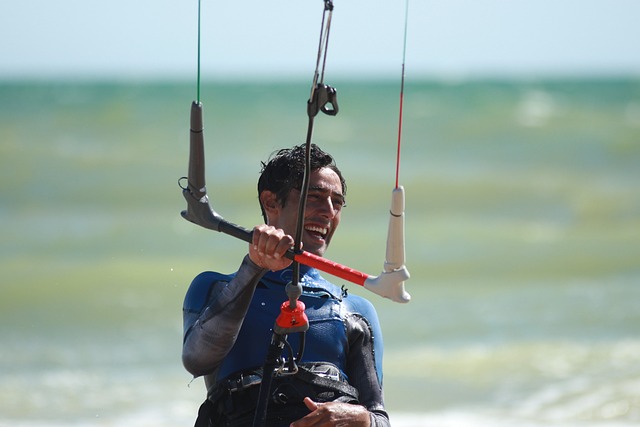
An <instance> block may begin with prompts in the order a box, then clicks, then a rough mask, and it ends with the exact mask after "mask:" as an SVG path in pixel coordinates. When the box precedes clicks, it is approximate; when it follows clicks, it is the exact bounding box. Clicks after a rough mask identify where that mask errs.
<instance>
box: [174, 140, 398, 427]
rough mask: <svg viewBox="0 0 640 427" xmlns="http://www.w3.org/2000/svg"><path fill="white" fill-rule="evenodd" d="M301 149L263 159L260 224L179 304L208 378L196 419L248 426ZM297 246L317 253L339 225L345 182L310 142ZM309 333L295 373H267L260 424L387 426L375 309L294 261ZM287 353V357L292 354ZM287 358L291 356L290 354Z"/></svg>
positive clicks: (190, 357) (281, 288)
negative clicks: (228, 264) (233, 265)
mask: <svg viewBox="0 0 640 427" xmlns="http://www.w3.org/2000/svg"><path fill="white" fill-rule="evenodd" d="M304 164H305V146H304V145H301V146H297V147H294V148H292V149H283V150H280V151H279V152H277V154H276V155H275V156H274V157H272V158H271V159H270V161H269V162H268V163H267V164H264V163H263V168H262V172H261V175H260V178H259V181H258V197H259V202H260V207H261V209H262V215H263V217H264V220H265V224H262V225H258V226H256V227H255V228H254V230H253V242H252V243H251V244H250V245H249V250H248V255H246V256H245V257H244V259H243V261H242V264H241V266H240V268H239V269H238V271H237V272H235V273H233V274H231V275H224V274H219V273H213V272H205V273H202V274H200V275H199V276H198V277H196V278H195V279H194V281H193V282H192V284H191V286H190V288H189V291H188V292H187V295H186V297H185V303H184V328H185V335H184V344H183V363H184V366H185V368H186V369H187V370H188V371H189V372H190V373H192V374H193V375H194V376H201V375H204V376H205V378H204V379H205V384H206V386H207V400H206V401H205V403H204V404H203V405H202V407H201V409H200V413H199V416H198V421H197V422H196V425H197V426H200V425H202V426H227V427H229V426H250V425H251V423H252V420H253V416H254V413H255V409H256V406H257V400H258V399H257V397H258V391H259V388H260V381H261V377H262V372H261V367H262V365H263V364H264V361H265V356H266V354H267V348H268V346H269V343H270V340H271V337H272V327H273V326H274V322H275V319H276V317H277V316H278V314H279V309H280V305H281V304H282V303H283V302H284V301H286V300H287V296H286V293H285V286H286V284H287V283H288V282H289V281H290V280H291V277H292V270H291V260H289V259H288V258H286V257H285V256H284V255H285V253H286V251H287V250H288V249H290V248H292V247H293V246H294V239H293V237H291V236H292V235H294V234H295V228H296V223H297V216H298V204H299V201H300V196H301V185H302V180H303V174H304ZM309 179H310V185H309V193H308V196H307V200H306V210H305V213H304V218H303V221H304V223H303V227H304V228H303V233H302V245H303V249H304V250H306V251H308V252H311V253H313V254H316V255H319V256H322V255H324V253H325V251H326V250H327V248H328V246H329V243H330V242H331V239H332V237H333V235H334V233H335V232H336V229H337V228H338V225H339V223H340V216H341V213H342V208H343V207H344V206H345V194H346V184H345V181H344V178H343V177H342V174H341V172H340V170H339V169H338V168H337V166H336V164H335V162H334V160H333V158H332V157H331V156H330V155H329V154H327V153H325V152H323V151H322V150H321V149H320V148H318V147H317V146H316V145H312V146H311V173H310V175H309ZM300 276H301V277H300V281H299V283H300V284H301V285H302V289H303V293H302V296H301V297H300V301H302V302H304V304H305V305H306V312H305V313H306V314H307V316H308V318H309V325H310V326H309V330H308V331H307V332H306V338H300V337H299V336H298V335H293V334H292V335H291V336H290V337H289V340H288V342H290V343H291V345H292V347H293V346H294V345H296V344H298V345H299V344H300V340H302V339H304V341H305V343H304V344H305V350H304V353H303V357H302V360H300V361H297V363H298V364H299V365H300V372H299V374H298V375H277V374H276V376H275V377H274V379H273V384H272V388H271V392H270V393H269V404H268V412H267V423H266V425H267V426H274V427H276V426H277V427H279V426H288V425H291V426H292V427H310V426H363V427H368V426H389V425H390V424H389V419H388V415H387V413H386V411H385V409H384V402H383V396H382V336H381V333H380V325H379V322H378V317H377V314H376V312H375V309H374V308H373V306H372V305H371V303H369V302H368V301H367V300H365V299H364V298H361V297H359V296H356V295H347V293H346V292H345V291H344V290H342V289H340V288H339V287H337V286H335V285H333V284H331V283H329V282H328V281H326V280H325V279H324V278H322V277H321V276H320V275H319V273H318V271H317V270H315V269H313V268H309V267H306V266H300ZM292 356H293V355H292ZM292 356H291V357H292Z"/></svg>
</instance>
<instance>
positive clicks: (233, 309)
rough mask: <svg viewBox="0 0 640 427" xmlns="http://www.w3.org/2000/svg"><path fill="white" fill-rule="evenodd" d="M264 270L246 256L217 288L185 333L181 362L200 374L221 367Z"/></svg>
mask: <svg viewBox="0 0 640 427" xmlns="http://www.w3.org/2000/svg"><path fill="white" fill-rule="evenodd" d="M265 272H266V270H265V269H262V268H260V267H258V266H257V265H255V264H254V263H253V262H252V261H251V260H250V259H249V257H248V256H246V257H245V258H244V259H243V261H242V265H241V266H240V268H239V269H238V272H237V273H236V275H235V277H234V278H233V279H232V280H231V281H230V282H229V283H228V284H226V285H225V286H223V287H220V288H219V289H216V290H214V294H213V295H212V296H211V299H210V301H209V303H208V304H207V306H206V308H205V309H204V310H203V311H202V313H201V314H200V316H199V317H198V318H197V319H196V320H195V322H194V324H193V325H192V326H191V327H190V328H189V329H188V330H187V331H186V333H185V338H184V343H183V347H182V361H183V364H184V366H185V368H186V369H187V371H189V372H190V373H192V374H193V375H194V376H201V375H206V374H211V373H212V372H214V371H215V370H216V369H217V368H218V367H219V366H220V364H221V363H222V360H223V359H224V357H225V356H226V355H227V353H228V352H229V350H230V349H231V347H233V344H234V343H235V340H236V337H237V335H238V332H239V330H240V327H241V326H242V321H243V319H244V317H245V315H246V313H247V309H248V307H249V304H250V303H251V298H252V297H253V293H254V291H255V288H256V285H257V284H258V282H259V281H260V279H261V278H262V276H263V275H264V273H265Z"/></svg>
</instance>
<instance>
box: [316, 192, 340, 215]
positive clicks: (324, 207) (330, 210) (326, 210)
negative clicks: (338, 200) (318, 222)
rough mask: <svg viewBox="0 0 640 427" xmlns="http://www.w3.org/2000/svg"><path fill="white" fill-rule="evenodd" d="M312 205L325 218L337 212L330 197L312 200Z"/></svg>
mask: <svg viewBox="0 0 640 427" xmlns="http://www.w3.org/2000/svg"><path fill="white" fill-rule="evenodd" d="M314 205H315V206H314V207H315V209H316V210H317V212H318V213H319V214H320V215H321V216H323V217H325V218H334V217H335V216H336V215H337V213H338V209H336V206H335V204H334V203H333V200H332V199H331V197H321V198H318V199H317V200H315V201H314Z"/></svg>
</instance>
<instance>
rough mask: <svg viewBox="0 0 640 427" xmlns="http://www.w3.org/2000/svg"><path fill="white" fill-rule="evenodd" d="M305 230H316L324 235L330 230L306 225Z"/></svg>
mask: <svg viewBox="0 0 640 427" xmlns="http://www.w3.org/2000/svg"><path fill="white" fill-rule="evenodd" d="M305 230H307V231H312V232H315V233H320V234H322V235H323V236H325V235H326V234H327V233H328V232H329V230H328V229H326V228H321V227H314V226H309V227H305Z"/></svg>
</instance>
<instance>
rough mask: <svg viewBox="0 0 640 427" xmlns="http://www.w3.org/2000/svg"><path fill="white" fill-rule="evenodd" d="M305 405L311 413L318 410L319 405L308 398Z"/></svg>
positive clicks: (305, 399)
mask: <svg viewBox="0 0 640 427" xmlns="http://www.w3.org/2000/svg"><path fill="white" fill-rule="evenodd" d="M304 404H305V405H306V406H307V409H309V410H310V411H311V412H313V411H315V410H316V409H318V404H317V403H316V402H314V401H313V400H311V399H310V398H308V397H305V398H304Z"/></svg>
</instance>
